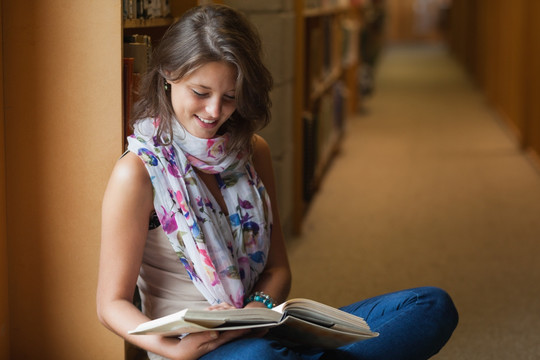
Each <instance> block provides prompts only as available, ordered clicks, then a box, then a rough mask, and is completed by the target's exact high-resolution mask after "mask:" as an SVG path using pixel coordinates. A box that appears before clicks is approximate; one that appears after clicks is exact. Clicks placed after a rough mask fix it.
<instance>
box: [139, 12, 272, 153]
mask: <svg viewBox="0 0 540 360" xmlns="http://www.w3.org/2000/svg"><path fill="white" fill-rule="evenodd" d="M214 61H222V62H227V63H229V64H231V65H233V66H234V67H235V68H236V70H237V78H236V92H235V98H236V110H235V112H234V113H233V114H232V115H231V117H230V118H229V120H227V122H225V123H224V124H223V125H222V127H221V128H220V130H219V133H220V134H223V133H229V134H230V138H231V141H230V143H229V147H230V148H231V149H250V150H251V139H252V137H253V135H254V133H255V132H256V131H258V130H260V129H262V128H264V127H265V126H266V125H267V124H268V123H269V121H270V107H271V100H270V90H271V89H272V85H273V80H272V75H271V74H270V72H269V71H268V69H267V68H266V66H265V65H264V64H263V61H262V46H261V40H260V37H259V34H258V32H257V30H256V29H255V27H254V26H253V25H252V24H251V23H250V22H249V20H248V19H247V18H246V17H245V16H244V15H243V14H241V13H240V12H238V11H236V10H234V9H232V8H230V7H228V6H226V5H216V4H212V5H203V6H198V7H195V8H192V9H190V10H189V11H188V12H186V13H185V14H184V15H183V16H182V17H181V18H180V19H179V20H178V21H177V22H175V23H174V24H173V25H171V26H170V27H169V28H168V29H167V31H166V32H165V34H164V36H163V38H162V39H161V40H160V42H159V45H158V46H157V48H156V50H155V52H154V53H153V55H152V61H151V64H150V67H149V69H148V71H147V73H146V74H145V75H144V77H143V79H142V82H141V87H140V89H139V100H138V101H137V102H136V103H135V106H134V109H133V117H132V119H133V121H132V124H131V125H132V126H133V125H134V124H135V123H136V122H137V121H139V120H141V119H143V118H146V117H155V118H159V119H160V125H159V128H158V134H157V135H158V138H159V139H162V140H161V141H162V142H164V143H166V142H167V140H163V139H169V140H168V142H170V141H171V139H172V136H167V135H170V134H172V121H176V120H175V117H174V111H173V108H172V104H171V99H170V90H169V91H167V90H165V82H166V81H167V80H168V81H177V80H179V79H181V78H182V77H184V76H187V75H189V74H191V73H192V72H194V71H195V70H197V69H199V68H200V67H201V66H203V65H205V64H207V63H209V62H214Z"/></svg>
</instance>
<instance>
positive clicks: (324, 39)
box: [305, 16, 360, 103]
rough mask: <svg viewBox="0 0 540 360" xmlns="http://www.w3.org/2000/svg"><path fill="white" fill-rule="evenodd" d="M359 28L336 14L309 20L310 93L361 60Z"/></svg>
mask: <svg viewBox="0 0 540 360" xmlns="http://www.w3.org/2000/svg"><path fill="white" fill-rule="evenodd" d="M359 31H360V28H359V26H358V24H356V23H355V22H353V21H348V20H347V19H341V18H337V17H334V16H321V17H313V18H308V19H307V20H306V34H307V35H306V66H305V68H306V75H307V76H306V88H307V91H306V92H305V93H306V94H307V96H309V97H313V94H314V93H317V92H319V90H318V88H320V87H321V86H322V87H323V88H324V83H325V82H326V80H327V79H329V78H335V77H339V75H340V73H341V71H342V69H343V68H344V67H347V66H349V65H353V64H354V63H356V62H357V61H358V52H359V46H358V41H359ZM334 80H335V79H334ZM334 80H332V81H334ZM306 100H307V102H308V103H309V101H310V100H309V99H306Z"/></svg>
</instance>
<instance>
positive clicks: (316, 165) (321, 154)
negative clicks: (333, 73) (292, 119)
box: [303, 81, 347, 203]
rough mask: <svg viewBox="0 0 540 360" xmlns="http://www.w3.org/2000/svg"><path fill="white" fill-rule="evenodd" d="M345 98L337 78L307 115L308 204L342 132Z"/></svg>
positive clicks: (305, 173) (305, 191) (305, 194)
mask: <svg viewBox="0 0 540 360" xmlns="http://www.w3.org/2000/svg"><path fill="white" fill-rule="evenodd" d="M346 101H347V98H346V90H345V85H344V84H343V82H342V81H337V82H336V83H335V84H334V85H333V86H332V87H331V88H330V89H329V90H328V91H326V92H325V93H324V94H322V96H321V97H320V98H319V99H318V100H317V101H316V102H315V103H314V105H313V107H312V108H311V109H310V110H309V111H307V112H306V113H305V114H304V118H303V138H304V149H303V164H304V169H303V178H304V181H303V197H304V201H306V202H308V203H309V202H310V201H311V198H312V197H313V195H314V194H315V193H316V191H317V187H318V183H319V181H320V178H321V176H322V172H323V171H324V168H325V166H326V165H327V164H328V162H329V160H330V158H331V156H332V154H333V152H334V151H335V149H336V144H337V141H339V138H340V137H341V134H342V133H343V130H344V123H345V121H344V118H345V109H346V107H347V103H346Z"/></svg>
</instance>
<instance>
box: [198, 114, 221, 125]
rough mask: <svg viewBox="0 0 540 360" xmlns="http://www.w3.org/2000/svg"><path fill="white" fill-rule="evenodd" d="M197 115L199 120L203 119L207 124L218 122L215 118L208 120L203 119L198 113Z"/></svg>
mask: <svg viewBox="0 0 540 360" xmlns="http://www.w3.org/2000/svg"><path fill="white" fill-rule="evenodd" d="M196 116H197V117H198V118H199V120H201V121H202V122H203V123H205V124H213V123H215V122H216V121H215V120H206V119H203V118H202V117H200V116H198V115H196Z"/></svg>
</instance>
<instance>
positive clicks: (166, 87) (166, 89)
mask: <svg viewBox="0 0 540 360" xmlns="http://www.w3.org/2000/svg"><path fill="white" fill-rule="evenodd" d="M165 91H169V83H168V82H167V81H165Z"/></svg>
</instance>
